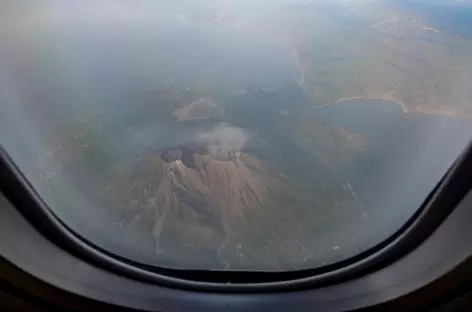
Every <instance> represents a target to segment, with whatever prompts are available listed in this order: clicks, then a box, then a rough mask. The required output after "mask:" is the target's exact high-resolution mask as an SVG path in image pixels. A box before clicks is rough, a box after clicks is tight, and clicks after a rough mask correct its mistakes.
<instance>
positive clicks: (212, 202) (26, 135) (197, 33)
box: [0, 0, 472, 271]
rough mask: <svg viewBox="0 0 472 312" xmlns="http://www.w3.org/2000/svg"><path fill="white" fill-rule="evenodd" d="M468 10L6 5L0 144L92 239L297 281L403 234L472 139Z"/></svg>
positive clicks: (146, 259)
mask: <svg viewBox="0 0 472 312" xmlns="http://www.w3.org/2000/svg"><path fill="white" fill-rule="evenodd" d="M471 14H472V1H468V0H465V1H452V0H436V1H427V0H424V1H414V0H397V1H395V0H391V1H389V0H379V1H367V0H352V1H344V0H334V1H333V0H313V1H309V0H276V1H268V0H265V1H249V0H244V1H237V0H226V1H225V0H223V1H218V0H201V1H189V0H180V1H152V0H135V1H124V0H108V1H106V0H103V1H98V0H97V1H52V0H51V1H50V0H41V1H34V2H31V1H26V0H15V1H2V3H1V4H0V15H1V18H0V41H1V42H2V44H1V45H0V102H1V104H0V143H1V144H2V146H3V148H5V150H6V151H7V152H8V153H9V155H10V156H11V157H12V159H13V160H14V161H15V162H16V164H17V165H18V166H19V168H20V169H21V170H22V172H23V174H24V175H25V176H26V177H27V179H28V180H29V181H30V183H31V184H32V185H33V186H34V188H35V189H36V191H37V192H38V193H39V195H40V196H41V197H42V199H43V200H44V201H45V202H46V203H47V204H48V206H49V208H50V209H51V211H52V212H53V213H54V214H55V215H56V216H57V217H58V218H59V219H60V220H61V221H62V222H63V223H64V224H65V225H67V226H68V227H69V228H70V229H71V230H72V231H73V232H75V233H76V234H78V235H80V236H82V237H83V238H85V239H86V240H88V241H89V242H91V243H92V244H94V245H96V246H99V247H101V248H103V249H105V250H107V251H109V252H112V253H114V254H116V255H119V256H121V257H124V258H127V259H132V260H134V261H139V262H141V263H143V264H147V265H153V266H160V267H166V268H174V269H205V270H244V271H290V270H300V269H308V268H318V267H321V266H324V265H328V264H332V263H336V262H338V261H341V260H345V259H347V258H349V257H352V256H355V255H357V254H359V253H360V252H362V251H365V250H367V249H369V248H371V247H372V246H375V245H376V244H378V243H380V242H382V241H383V240H384V239H386V238H388V237H389V236H391V235H392V234H393V233H395V232H396V231H397V230H398V229H399V228H400V227H401V226H402V225H403V224H404V223H405V222H406V220H408V219H409V218H410V217H411V216H412V215H413V214H414V212H415V211H416V210H417V209H418V208H419V207H420V206H421V204H422V203H423V201H424V200H425V199H426V197H427V196H428V194H429V193H430V192H431V191H432V190H433V188H434V187H435V185H436V184H437V183H438V182H439V181H440V179H441V178H442V176H443V175H444V174H445V173H446V171H447V170H448V169H449V167H450V166H451V165H452V163H453V162H454V160H455V159H456V158H457V156H458V155H459V154H460V153H461V151H462V150H463V149H464V147H465V146H466V144H467V143H468V142H469V140H470V138H471V136H472V121H471V118H472V104H471V103H472V91H471V89H470V88H469V86H470V84H471V80H472V58H471V55H472V20H471V19H470V16H471Z"/></svg>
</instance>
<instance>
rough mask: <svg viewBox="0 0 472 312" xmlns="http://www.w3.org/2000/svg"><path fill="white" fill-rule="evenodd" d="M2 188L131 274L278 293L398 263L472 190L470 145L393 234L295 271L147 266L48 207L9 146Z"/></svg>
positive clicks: (41, 225) (105, 263)
mask: <svg viewBox="0 0 472 312" xmlns="http://www.w3.org/2000/svg"><path fill="white" fill-rule="evenodd" d="M0 156H1V157H0V190H1V192H2V193H3V194H4V196H5V197H6V198H7V199H8V200H9V201H10V202H11V203H12V204H13V205H14V206H15V207H16V208H17V209H18V210H19V212H20V213H22V215H23V216H24V217H25V218H26V219H27V220H28V221H29V222H30V223H31V224H32V225H33V226H35V227H36V228H37V230H39V231H40V232H41V233H42V234H43V235H44V236H46V237H47V238H48V239H49V240H51V241H52V242H54V243H55V244H56V245H58V246H59V247H60V248H62V249H64V250H66V251H67V252H69V253H71V254H73V255H74V256H76V257H79V258H81V259H83V260H85V261H88V262H90V263H93V264H94V265H96V266H99V267H101V268H104V269H106V270H109V271H113V272H115V273H117V274H120V275H122V276H126V277H128V278H132V279H137V280H141V281H145V282H152V283H156V284H159V285H162V286H167V287H173V288H181V289H189V290H197V291H211V292H240V293H241V292H242V293H245V292H250V293H253V292H271V291H272V292H273V291H287V290H296V289H306V288H316V287H322V286H326V285H328V284H334V283H340V282H343V281H346V280H349V279H354V278H358V277H360V276H362V275H365V274H367V273H369V272H372V271H375V270H378V269H380V268H382V267H385V266H387V265H388V264H390V263H392V262H394V261H395V260H397V259H399V258H400V257H402V256H404V255H405V254H407V253H408V252H410V251H412V250H413V249H414V248H415V247H416V246H418V245H420V244H421V243H422V242H423V241H424V240H425V239H426V238H427V237H428V236H429V235H430V234H431V233H432V232H433V231H434V230H435V229H436V228H437V227H438V226H439V225H440V224H441V222H442V221H443V220H444V219H445V218H446V217H447V216H448V215H449V214H450V213H451V212H452V210H453V209H454V207H455V206H456V205H457V204H458V203H459V202H460V201H461V199H462V198H463V197H464V196H465V195H466V193H467V192H468V191H469V190H470V189H471V188H472V179H470V173H471V172H472V147H471V145H469V146H468V147H467V148H466V149H465V151H464V152H463V154H462V155H461V156H460V157H459V158H458V159H457V160H456V162H455V164H454V165H453V166H452V167H451V169H450V170H449V171H448V173H447V174H446V175H445V176H444V177H443V179H442V180H441V181H440V182H439V183H438V185H437V186H436V188H435V189H434V190H433V191H432V192H431V194H430V195H429V196H428V198H427V200H426V201H425V202H424V204H423V205H422V206H421V207H419V209H418V210H417V211H416V212H415V213H414V215H413V216H412V217H411V218H410V219H409V220H408V221H407V222H406V223H405V224H404V225H403V226H402V227H401V228H400V229H399V230H398V231H397V232H396V233H394V234H393V235H392V236H390V237H389V238H388V239H386V240H384V241H383V242H381V243H380V244H378V245H376V246H374V247H372V248H370V249H368V250H367V251H365V252H362V253H360V254H358V255H356V256H354V257H351V258H349V259H346V260H344V261H340V262H337V263H334V264H331V265H327V266H324V267H320V268H316V269H309V270H300V271H290V272H259V271H256V272H251V271H247V272H246V271H244V272H242V271H216V270H215V271H204V270H177V269H169V268H160V267H152V266H146V265H143V264H141V263H137V262H135V261H132V260H129V259H125V258H123V257H120V256H117V255H115V254H112V253H110V252H108V251H106V250H103V249H101V248H99V247H98V246H95V245H94V244H93V242H90V241H87V240H85V239H84V238H82V237H81V236H80V234H79V233H75V232H74V231H73V230H71V229H70V228H68V227H67V225H66V224H64V223H63V222H61V220H59V219H58V218H57V217H55V215H54V213H53V212H52V211H51V210H50V209H49V208H48V207H47V205H46V204H45V202H44V201H43V200H42V199H41V198H40V196H39V195H38V194H37V192H36V191H35V190H34V189H33V187H32V186H31V184H30V183H29V182H28V180H27V179H26V178H25V177H24V175H23V174H22V173H21V171H20V170H19V168H18V167H17V166H16V165H15V164H14V162H13V160H12V159H11V158H10V157H9V156H8V154H7V153H6V151H5V150H4V149H3V148H0Z"/></svg>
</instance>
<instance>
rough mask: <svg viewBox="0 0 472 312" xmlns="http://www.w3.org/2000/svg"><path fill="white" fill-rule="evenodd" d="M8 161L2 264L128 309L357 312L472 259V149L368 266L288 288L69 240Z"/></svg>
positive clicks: (0, 231)
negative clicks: (154, 263) (121, 255)
mask: <svg viewBox="0 0 472 312" xmlns="http://www.w3.org/2000/svg"><path fill="white" fill-rule="evenodd" d="M1 160H2V161H1V164H0V165H1V167H0V174H1V176H0V189H1V192H2V196H1V197H0V207H1V209H0V256H2V258H4V259H5V260H7V261H8V262H10V263H12V264H14V265H15V266H16V267H18V268H19V269H21V270H23V271H25V272H27V273H28V274H30V275H31V276H34V277H36V278H38V279H40V280H42V281H44V282H46V283H48V284H50V285H53V286H54V287H57V288H59V289H63V290H66V291H67V292H71V293H73V294H76V295H79V296H83V297H87V298H90V299H92V300H97V301H100V302H105V303H109V304H111V303H112V304H115V305H118V306H122V307H128V308H137V309H151V310H152V309H155V308H156V307H160V308H161V307H163V310H164V311H167V310H169V311H172V310H180V309H182V308H185V307H192V309H194V310H196V311H200V310H205V311H207V310H217V309H222V308H234V309H236V310H243V309H244V308H247V307H248V304H257V305H258V308H259V306H260V308H263V309H273V310H276V311H282V310H287V309H290V307H293V305H297V306H300V307H301V308H302V309H306V310H313V309H316V308H318V309H322V310H323V311H325V310H326V311H328V310H351V309H357V308H362V307H366V306H372V305H375V304H380V303H383V302H387V301H389V300H392V299H394V298H398V297H401V296H404V295H406V294H408V293H410V292H412V291H415V290H417V289H419V288H421V287H423V286H426V285H427V284H429V283H431V282H432V281H434V280H436V279H438V278H439V277H441V276H443V275H444V274H446V273H447V272H449V271H451V270H452V269H454V268H455V267H456V266H458V265H459V264H460V263H463V262H465V261H466V260H467V259H470V258H471V256H472V244H470V243H469V242H468V239H467V238H468V237H472V227H470V226H469V224H470V221H472V209H469V208H470V206H472V192H470V190H471V189H472V179H469V177H468V175H469V173H470V172H472V148H471V146H470V145H469V146H468V147H467V148H466V150H465V151H464V153H463V155H462V156H461V157H459V158H458V160H457V161H456V163H455V164H454V166H453V167H452V168H451V170H450V171H449V172H448V173H447V174H446V176H445V177H444V179H443V180H442V181H441V182H440V183H439V184H438V187H437V188H436V189H435V190H434V191H433V192H432V193H431V195H430V196H429V198H428V200H427V201H426V202H425V204H424V205H423V207H421V208H420V209H419V210H418V212H417V213H416V214H415V216H413V217H412V218H411V219H410V220H409V221H408V223H407V224H406V225H405V226H404V227H403V228H402V229H401V231H399V232H397V233H396V234H395V235H394V236H392V237H391V238H390V239H389V240H388V241H387V242H383V243H382V244H380V246H376V247H375V248H376V249H375V250H369V251H368V252H369V254H367V255H363V258H361V259H354V260H355V262H353V263H350V264H349V266H347V267H346V266H345V267H341V268H338V269H337V270H334V271H325V272H324V273H321V274H318V275H311V274H316V270H317V269H315V270H305V271H298V272H295V273H293V272H288V273H280V274H279V273H265V274H262V275H273V276H275V278H276V279H279V280H283V279H284V278H285V279H286V280H285V281H281V282H274V281H269V282H267V283H253V284H249V283H241V284H238V283H236V284H227V283H216V282H198V281H195V280H194V281H189V280H184V279H183V277H185V275H186V274H188V273H189V272H188V271H181V273H182V272H183V273H184V274H182V275H180V276H177V277H176V276H175V275H174V276H173V277H169V276H163V275H162V273H160V274H161V275H159V274H158V273H153V272H149V271H145V269H144V268H142V267H141V268H135V267H132V264H130V263H123V262H121V261H123V260H122V259H118V258H115V257H112V256H110V255H107V254H104V253H103V251H100V250H98V249H96V248H94V247H93V246H90V245H88V244H87V243H86V242H84V241H82V240H81V239H80V238H78V237H76V236H75V235H74V234H73V233H72V232H69V233H67V232H61V231H64V230H65V231H69V230H68V229H67V228H66V227H65V225H63V224H62V223H61V222H60V221H59V220H57V219H56V220H54V219H52V220H50V219H48V218H50V217H51V216H52V217H53V218H55V217H54V216H53V215H51V212H50V211H49V210H48V208H47V207H46V206H44V205H45V204H44V203H43V202H42V201H41V199H40V198H39V196H38V195H37V194H36V193H35V191H34V190H33V189H32V188H31V186H30V185H29V183H28V182H27V181H26V180H25V179H24V177H23V176H22V174H21V173H20V171H19V170H18V168H16V167H15V165H14V163H13V162H12V160H11V159H9V158H8V156H7V155H6V153H5V152H4V151H3V150H2V159H1ZM42 205H43V206H42ZM45 212H46V213H45ZM45 217H46V218H45ZM51 221H52V223H51ZM61 227H62V229H61ZM58 229H59V230H60V231H58ZM64 233H65V234H64ZM13 238H14V239H13ZM38 255H40V256H38ZM110 260H111V261H110ZM351 260H352V259H350V261H351ZM70 268H74V270H70ZM129 269H131V270H129ZM143 271H144V272H143ZM170 271H176V270H170ZM313 271H315V273H313ZM415 271H416V272H415ZM142 273H144V274H142ZM171 273H172V272H171ZM190 273H192V272H190ZM193 273H194V275H193V276H192V274H189V276H190V278H193V279H197V278H199V277H203V275H205V274H210V275H221V274H223V275H226V276H225V277H223V280H224V279H228V275H227V274H228V273H232V274H230V275H235V274H238V275H253V276H254V274H256V276H255V278H256V279H260V278H261V276H260V275H259V276H257V273H248V272H217V271H209V272H205V271H203V272H201V271H198V272H193ZM274 274H275V275H274ZM300 276H303V277H302V278H300ZM262 277H264V276H262ZM290 277H292V279H289V278H290ZM296 290H300V291H296Z"/></svg>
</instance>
